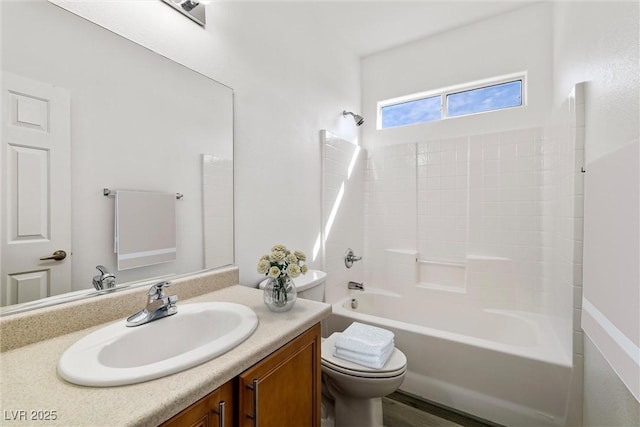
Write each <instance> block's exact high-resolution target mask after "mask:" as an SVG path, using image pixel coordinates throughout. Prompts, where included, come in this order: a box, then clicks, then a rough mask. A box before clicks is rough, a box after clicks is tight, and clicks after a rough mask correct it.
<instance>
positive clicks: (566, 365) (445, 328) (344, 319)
mask: <svg viewBox="0 0 640 427" xmlns="http://www.w3.org/2000/svg"><path fill="white" fill-rule="evenodd" d="M353 307H355V308H353ZM353 321H358V322H362V323H367V324H370V325H374V326H379V327H381V328H385V329H389V330H391V331H393V333H394V334H395V342H396V347H397V348H399V349H402V351H403V353H405V355H406V356H407V360H408V372H407V376H406V378H405V380H404V383H403V384H402V386H401V387H400V389H401V390H403V391H406V392H409V393H412V394H414V395H417V396H420V397H423V398H425V399H428V400H431V401H433V402H437V403H440V404H443V405H445V406H448V407H451V408H456V409H458V410H462V411H464V412H467V413H470V414H473V415H476V416H479V417H482V418H485V419H488V420H492V421H495V422H499V423H501V424H504V425H518V426H522V425H531V426H540V425H562V424H563V423H564V416H565V413H566V406H567V404H568V397H569V384H570V379H571V360H570V359H569V357H568V356H567V355H566V354H565V353H564V351H563V349H562V348H561V346H560V345H559V343H558V342H557V341H556V340H555V333H554V332H553V331H552V330H551V328H552V327H551V325H549V323H548V320H547V319H545V317H544V316H540V315H535V314H533V313H528V312H518V311H509V310H490V309H482V308H481V307H477V306H476V307H474V306H471V305H464V304H459V305H454V304H451V302H450V301H448V300H447V298H442V297H439V293H437V292H432V291H430V290H428V289H419V290H416V292H415V293H413V294H407V295H405V296H400V295H398V294H393V293H390V292H385V291H381V290H375V289H367V290H366V291H365V292H353V295H352V296H349V297H347V298H345V299H344V300H342V301H340V302H338V303H336V304H334V305H333V315H332V316H331V318H330V320H329V322H330V328H331V330H343V329H344V328H346V327H347V326H348V325H349V324H351V323H352V322H353Z"/></svg>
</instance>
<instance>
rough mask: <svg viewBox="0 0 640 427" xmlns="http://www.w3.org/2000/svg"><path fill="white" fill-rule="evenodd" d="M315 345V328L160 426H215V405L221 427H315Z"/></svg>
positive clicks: (317, 415)
mask: <svg viewBox="0 0 640 427" xmlns="http://www.w3.org/2000/svg"><path fill="white" fill-rule="evenodd" d="M320 345H321V338H320V324H319V323H318V324H316V325H315V326H313V327H312V328H310V329H308V330H307V331H306V332H304V333H303V334H301V335H299V336H298V337H297V338H294V339H293V340H292V341H290V342H289V343H287V344H285V345H284V346H283V347H281V348H280V349H278V350H276V351H275V352H273V353H272V354H270V355H269V356H267V357H266V358H264V359H263V360H261V361H260V362H258V363H257V364H255V365H254V366H252V367H251V368H249V369H247V370H246V371H244V372H243V373H242V374H240V375H239V376H238V377H236V378H234V379H233V380H231V381H229V382H228V383H226V384H224V385H223V386H222V387H220V388H218V389H216V390H214V391H213V392H211V393H210V394H208V395H207V396H205V397H203V398H202V399H200V400H199V401H197V402H196V403H194V404H193V405H191V406H189V407H188V408H187V409H185V410H183V411H182V412H180V413H179V414H177V415H175V416H174V417H173V418H171V419H169V420H168V421H166V422H164V423H163V424H162V425H161V427H218V426H220V425H221V424H220V416H219V412H220V402H224V413H225V415H224V427H231V426H242V427H245V426H246V427H249V426H251V427H256V426H260V427H287V426H291V427H301V426H305V427H307V426H308V427H319V426H320V403H321V376H320V375H321V373H320V372H321V371H320ZM256 402H257V405H256V404H255V403H256ZM256 418H257V419H256Z"/></svg>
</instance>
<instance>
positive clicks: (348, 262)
mask: <svg viewBox="0 0 640 427" xmlns="http://www.w3.org/2000/svg"><path fill="white" fill-rule="evenodd" d="M361 259H362V257H361V256H356V255H355V254H354V253H353V249H351V248H349V249H347V252H346V253H345V254H344V265H345V266H346V267H347V268H351V267H352V266H353V263H354V262H356V261H360V260H361Z"/></svg>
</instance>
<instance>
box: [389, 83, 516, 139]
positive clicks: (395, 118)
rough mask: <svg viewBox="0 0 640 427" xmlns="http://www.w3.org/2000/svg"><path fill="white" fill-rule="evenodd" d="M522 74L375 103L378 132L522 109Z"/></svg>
mask: <svg viewBox="0 0 640 427" xmlns="http://www.w3.org/2000/svg"><path fill="white" fill-rule="evenodd" d="M524 82H525V76H524V74H518V75H511V76H503V77H500V78H495V79H492V80H485V81H482V82H476V83H471V84H466V85H461V86H456V87H452V88H444V89H439V90H436V91H431V92H424V93H419V94H414V95H410V96H405V97H401V98H395V99H390V100H387V101H382V102H379V103H378V129H387V128H393V127H397V126H405V125H413V124H417V123H424V122H430V121H435V120H442V119H446V118H450V117H459V116H466V115H469V114H476V113H483V112H487V111H495V110H502V109H505V108H512V107H520V106H523V105H524Z"/></svg>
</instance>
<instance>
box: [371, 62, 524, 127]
mask: <svg viewBox="0 0 640 427" xmlns="http://www.w3.org/2000/svg"><path fill="white" fill-rule="evenodd" d="M518 80H519V81H521V82H522V83H521V92H520V96H521V103H520V105H514V106H511V107H504V108H498V109H495V110H487V111H478V112H475V113H468V114H460V115H455V116H448V115H447V111H448V99H447V97H448V95H453V94H457V93H460V92H466V91H470V90H474V89H484V88H488V87H491V86H496V85H500V84H504V83H511V82H516V81H518ZM436 96H440V119H438V120H431V121H426V122H415V123H410V124H404V125H398V126H392V127H385V128H383V127H382V109H383V108H385V107H390V106H394V105H400V104H404V103H407V102H412V101H418V100H421V99H426V98H433V97H436ZM526 106H527V72H526V71H522V72H518V73H513V74H505V75H502V76H497V77H492V78H488V79H483V80H476V81H474V82H469V83H463V84H460V85H455V86H448V87H444V88H440V89H435V90H429V91H424V92H418V93H413V94H411V95H405V96H399V97H396V98H390V99H385V100H383V101H378V103H377V106H376V113H377V114H376V115H377V118H376V129H377V130H383V129H395V128H400V127H406V126H414V125H420V124H425V123H433V122H439V121H443V120H450V119H457V118H460V117H468V116H475V115H476V114H485V113H494V112H496V111H504V110H511V109H514V108H523V107H526Z"/></svg>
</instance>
